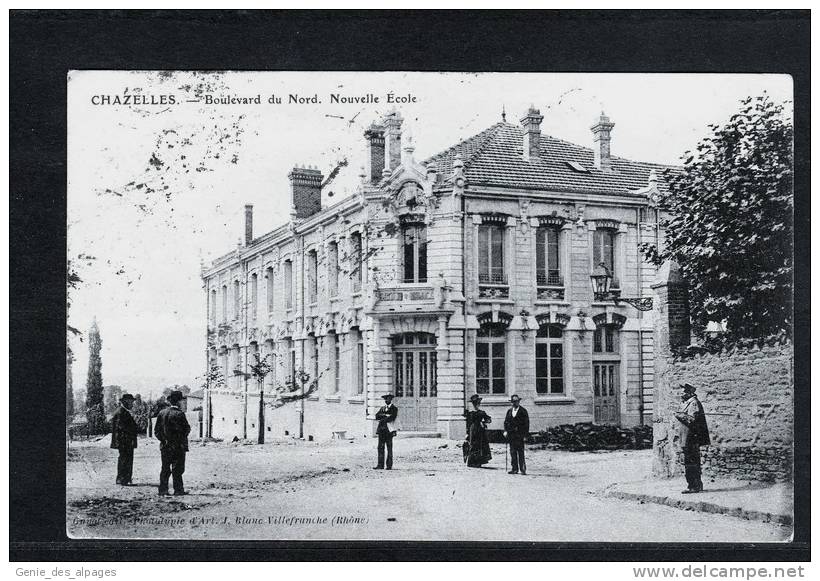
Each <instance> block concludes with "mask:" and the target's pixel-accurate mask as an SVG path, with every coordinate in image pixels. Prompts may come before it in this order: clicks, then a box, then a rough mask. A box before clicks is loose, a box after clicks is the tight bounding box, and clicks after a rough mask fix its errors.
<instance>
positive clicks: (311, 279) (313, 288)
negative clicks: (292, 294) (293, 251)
mask: <svg viewBox="0 0 820 581" xmlns="http://www.w3.org/2000/svg"><path fill="white" fill-rule="evenodd" d="M317 260H318V259H317V255H316V251H315V250H311V251H309V252H308V253H307V279H308V280H307V295H308V296H307V299H308V303H309V304H313V303H315V302H316V300H317V296H318V294H319V282H318V280H317V279H318V276H317V274H318V272H317V268H318V263H317Z"/></svg>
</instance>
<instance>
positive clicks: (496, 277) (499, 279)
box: [478, 272, 507, 285]
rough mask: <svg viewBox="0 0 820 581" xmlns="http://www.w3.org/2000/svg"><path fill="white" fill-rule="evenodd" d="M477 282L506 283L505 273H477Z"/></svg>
mask: <svg viewBox="0 0 820 581" xmlns="http://www.w3.org/2000/svg"><path fill="white" fill-rule="evenodd" d="M478 283H479V284H497V285H506V284H507V275H506V274H500V273H495V272H494V273H486V272H485V273H481V274H479V275H478Z"/></svg>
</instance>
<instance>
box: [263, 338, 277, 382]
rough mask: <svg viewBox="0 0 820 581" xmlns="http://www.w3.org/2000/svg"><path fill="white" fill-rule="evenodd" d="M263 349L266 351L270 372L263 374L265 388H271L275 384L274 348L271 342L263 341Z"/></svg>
mask: <svg viewBox="0 0 820 581" xmlns="http://www.w3.org/2000/svg"><path fill="white" fill-rule="evenodd" d="M265 351H266V352H267V357H268V364H269V365H270V372H269V373H268V374H267V376H265V385H266V386H267V387H266V389H272V388H273V387H274V386H275V385H276V364H277V362H276V350H275V348H274V346H273V342H271V341H268V342H267V343H265Z"/></svg>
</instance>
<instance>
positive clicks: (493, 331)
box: [475, 323, 507, 394]
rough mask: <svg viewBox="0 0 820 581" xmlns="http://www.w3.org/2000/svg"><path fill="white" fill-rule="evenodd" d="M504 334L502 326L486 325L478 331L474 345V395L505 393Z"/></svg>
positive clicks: (495, 324)
mask: <svg viewBox="0 0 820 581" xmlns="http://www.w3.org/2000/svg"><path fill="white" fill-rule="evenodd" d="M505 350H506V333H505V328H504V326H503V325H500V324H498V323H488V324H485V325H483V326H482V327H481V329H479V330H478V333H477V336H476V345H475V357H476V365H475V368H476V393H493V394H495V393H505V392H506V389H507V387H506V380H505V377H506V368H505V364H504V357H505Z"/></svg>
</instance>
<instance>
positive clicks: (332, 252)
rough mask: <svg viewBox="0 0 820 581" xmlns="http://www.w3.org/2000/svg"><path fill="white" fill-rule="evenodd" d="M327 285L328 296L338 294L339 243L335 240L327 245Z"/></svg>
mask: <svg viewBox="0 0 820 581" xmlns="http://www.w3.org/2000/svg"><path fill="white" fill-rule="evenodd" d="M327 285H328V294H329V295H330V296H332V297H335V296H336V295H338V294H339V245H338V244H337V243H336V242H331V243H330V244H328V245H327Z"/></svg>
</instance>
